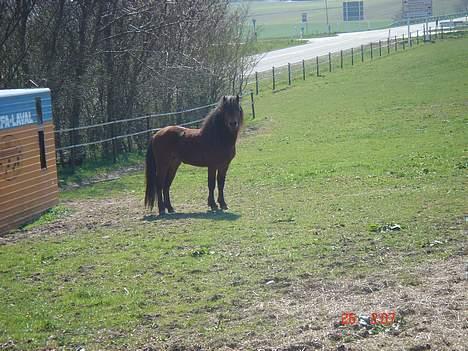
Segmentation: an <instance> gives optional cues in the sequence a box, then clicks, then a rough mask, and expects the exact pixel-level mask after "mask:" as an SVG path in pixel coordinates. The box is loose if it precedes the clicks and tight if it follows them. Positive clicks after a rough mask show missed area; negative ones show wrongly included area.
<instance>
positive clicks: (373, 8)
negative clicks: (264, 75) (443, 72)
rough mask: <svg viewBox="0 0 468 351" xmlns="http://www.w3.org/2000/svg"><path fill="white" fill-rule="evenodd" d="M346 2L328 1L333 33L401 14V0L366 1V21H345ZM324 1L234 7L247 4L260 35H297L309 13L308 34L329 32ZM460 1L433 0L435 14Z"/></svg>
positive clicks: (366, 26) (448, 11) (378, 23)
mask: <svg viewBox="0 0 468 351" xmlns="http://www.w3.org/2000/svg"><path fill="white" fill-rule="evenodd" d="M342 3H343V1H341V0H340V1H338V0H328V7H329V23H330V24H331V31H332V32H349V31H357V30H367V29H375V28H382V27H385V26H388V25H390V24H391V23H392V22H394V20H395V19H397V18H398V19H399V18H400V17H401V0H372V1H364V13H365V20H364V21H359V22H343V9H342ZM324 4H325V3H324V1H322V0H316V1H295V2H294V1H293V2H286V1H241V2H239V3H233V6H247V7H248V8H249V25H250V26H252V23H250V21H251V20H252V19H253V18H254V19H256V21H257V22H256V25H257V30H258V38H259V39H266V38H284V37H287V38H298V37H300V34H301V16H302V13H303V12H306V13H307V14H308V24H307V26H306V28H305V35H306V36H310V35H316V34H318V33H324V32H328V28H327V25H326V19H325V18H326V12H325V5H324ZM463 9H465V7H464V6H463V4H462V1H460V0H433V14H434V16H442V15H447V14H452V13H457V12H459V11H463Z"/></svg>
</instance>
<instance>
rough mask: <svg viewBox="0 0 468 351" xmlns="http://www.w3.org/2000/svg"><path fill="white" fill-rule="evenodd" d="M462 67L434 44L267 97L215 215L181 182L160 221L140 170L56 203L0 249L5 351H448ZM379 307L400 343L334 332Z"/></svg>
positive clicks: (455, 336) (194, 181) (459, 240)
mask: <svg viewBox="0 0 468 351" xmlns="http://www.w3.org/2000/svg"><path fill="white" fill-rule="evenodd" d="M467 57H468V38H463V39H456V40H455V39H453V40H445V41H439V42H437V43H435V44H429V45H426V46H421V47H419V48H416V49H414V50H410V51H407V52H399V53H397V54H394V55H392V56H390V57H386V58H383V59H381V60H376V61H374V62H372V63H370V62H368V63H364V64H362V65H359V66H356V67H354V68H348V69H346V70H344V71H340V72H337V73H331V74H326V75H325V76H322V77H320V78H310V79H307V80H306V81H305V82H302V81H298V82H296V83H295V85H294V86H293V87H291V88H284V89H282V90H281V91H277V92H275V93H271V92H262V95H261V96H260V97H258V98H257V103H256V109H257V119H256V120H255V121H251V120H249V121H248V123H247V125H246V128H245V133H244V134H243V136H242V138H241V140H240V143H239V145H238V153H237V156H236V159H235V160H234V161H233V163H232V166H231V169H230V171H229V173H228V179H227V185H226V186H227V188H226V196H227V202H228V204H229V205H230V210H229V211H227V212H218V213H210V212H206V210H207V207H206V196H207V190H206V170H204V169H197V168H193V167H188V166H183V167H181V170H180V171H179V173H178V175H177V177H176V179H175V182H174V185H173V204H174V206H175V208H176V210H178V213H177V214H174V215H170V216H166V217H164V218H158V217H156V216H154V215H151V214H149V213H147V212H146V211H145V210H144V209H143V208H142V205H143V190H144V184H143V172H142V171H140V172H136V173H132V174H129V175H122V176H121V178H120V179H118V180H115V181H109V182H103V183H99V184H96V185H93V186H88V187H83V188H81V189H78V190H73V191H66V192H62V193H61V204H60V207H59V210H57V211H55V212H53V213H49V214H48V216H49V217H47V218H45V219H44V218H43V219H41V220H40V222H38V223H37V224H36V225H34V224H33V225H32V226H30V227H28V229H25V230H24V231H19V232H16V233H12V234H9V235H7V236H6V237H1V238H0V239H2V243H3V245H1V246H0V306H1V308H0V348H3V349H12V350H33V349H41V350H43V349H59V348H66V349H75V350H78V349H82V348H83V349H86V350H98V349H100V350H102V349H106V350H135V349H140V350H142V349H145V350H159V349H168V350H199V349H203V350H207V349H208V350H218V349H224V350H227V349H246V350H254V349H258V348H267V347H270V348H273V347H274V348H279V347H281V348H282V349H284V350H297V349H306V350H314V349H316V348H320V347H322V346H323V348H324V349H327V350H329V349H336V348H337V347H340V345H345V346H346V347H351V348H353V349H359V348H360V347H362V348H364V349H366V350H374V349H379V350H382V349H391V348H397V349H402V348H403V347H405V348H406V349H408V346H411V345H414V346H415V347H416V346H418V345H420V344H421V343H424V344H425V343H429V344H430V347H431V349H437V350H445V349H446V350H449V349H450V350H461V349H462V347H463V345H464V343H463V337H462V336H463V334H464V331H463V324H462V323H458V322H456V319H455V317H453V316H455V315H456V313H460V309H462V308H463V307H462V306H463V303H464V302H463V301H466V300H464V299H463V292H462V291H463V289H464V288H463V279H462V278H459V279H458V278H457V279H458V280H457V279H455V278H456V277H458V276H460V277H462V276H463V273H462V271H463V266H462V263H461V262H460V258H461V255H462V254H463V250H464V248H463V241H464V240H465V239H466V237H465V236H464V234H463V231H462V228H463V225H464V224H463V222H464V219H463V215H464V211H466V198H467V193H466V188H465V184H466V183H465V181H466V168H467V166H468V159H467V157H466V151H467V143H466V141H467V132H466V123H467V120H468V99H467V95H466V92H467V91H468V80H467V79H466V77H468V65H467V64H466V63H467V62H466V58H467ZM86 174H88V173H86ZM388 224H399V225H400V226H401V230H400V231H395V232H379V230H378V228H383V227H384V226H385V225H388ZM422 302H424V303H422ZM431 308H432V309H431ZM387 309H388V310H395V311H396V313H397V320H398V324H397V326H398V328H397V327H394V328H393V327H389V328H383V327H379V328H377V327H375V328H373V329H371V331H372V332H371V331H369V334H366V335H367V336H366V335H364V334H363V333H367V331H366V330H365V329H364V330H360V329H359V328H354V329H353V328H350V329H346V328H342V327H341V326H337V324H336V323H337V322H339V320H340V318H341V314H342V312H344V311H356V313H360V312H367V313H370V312H371V311H374V310H377V311H383V310H387ZM465 331H466V329H465ZM363 335H364V336H363ZM427 335H430V340H429V341H424V342H423V340H426V336H427ZM298 345H303V347H302V348H298V347H299V346H298ZM447 345H450V346H447ZM295 347H297V348H295ZM341 349H343V348H341ZM346 349H347V348H346ZM426 349H427V348H426ZM343 350H344V349H343Z"/></svg>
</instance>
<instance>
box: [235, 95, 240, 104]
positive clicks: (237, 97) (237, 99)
mask: <svg viewBox="0 0 468 351" xmlns="http://www.w3.org/2000/svg"><path fill="white" fill-rule="evenodd" d="M236 101H237V103H239V95H236Z"/></svg>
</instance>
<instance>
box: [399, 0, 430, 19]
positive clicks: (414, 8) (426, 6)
mask: <svg viewBox="0 0 468 351" xmlns="http://www.w3.org/2000/svg"><path fill="white" fill-rule="evenodd" d="M402 1H403V18H417V17H432V0H402Z"/></svg>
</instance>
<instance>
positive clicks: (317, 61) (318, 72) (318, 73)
mask: <svg viewBox="0 0 468 351" xmlns="http://www.w3.org/2000/svg"><path fill="white" fill-rule="evenodd" d="M315 60H316V63H317V77H318V76H320V67H319V57H318V56H317V57H316V58H315Z"/></svg>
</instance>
